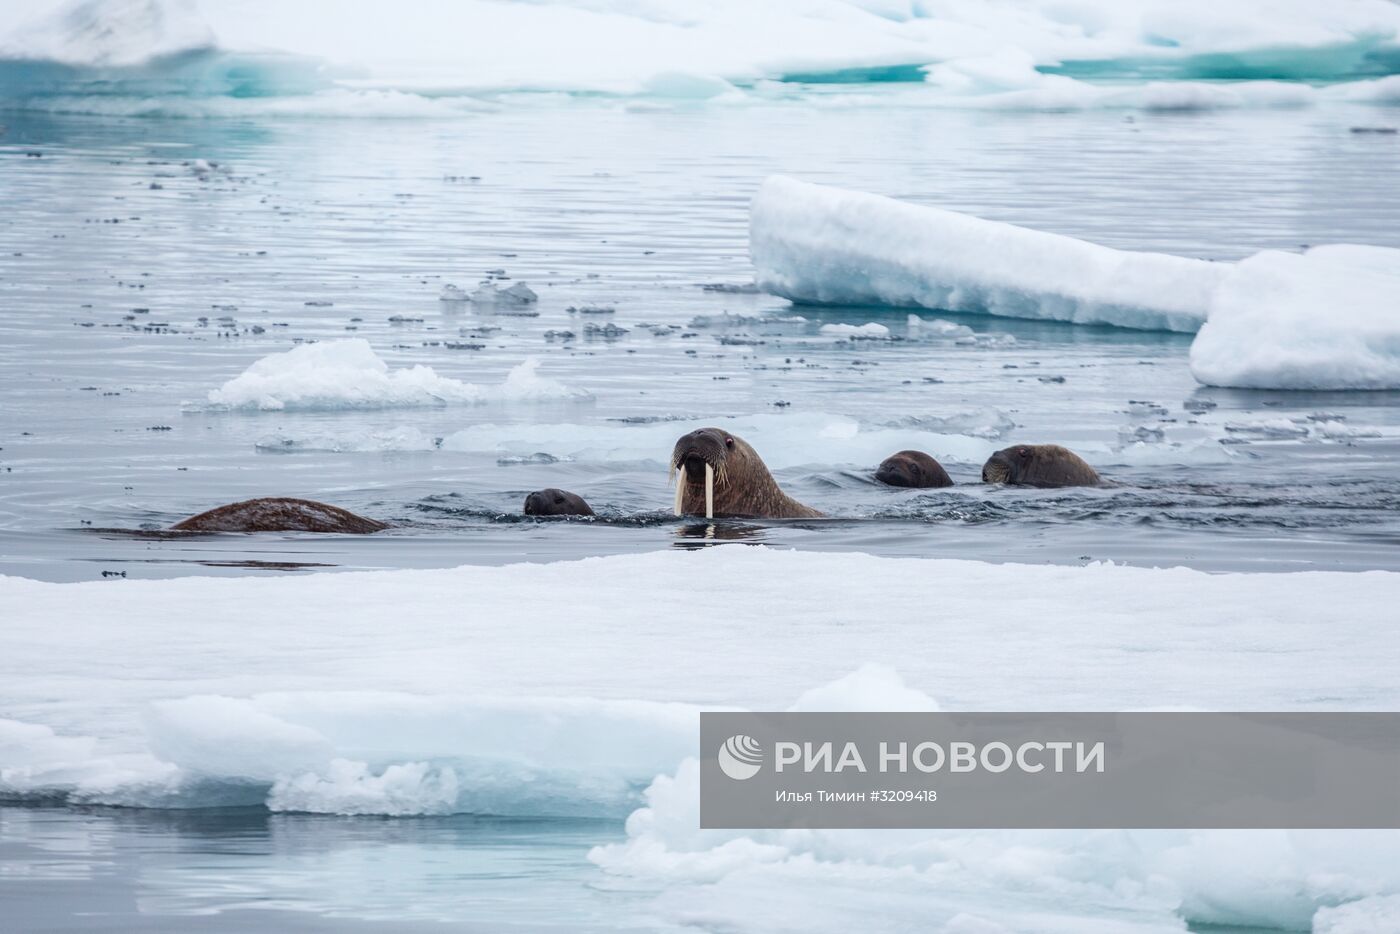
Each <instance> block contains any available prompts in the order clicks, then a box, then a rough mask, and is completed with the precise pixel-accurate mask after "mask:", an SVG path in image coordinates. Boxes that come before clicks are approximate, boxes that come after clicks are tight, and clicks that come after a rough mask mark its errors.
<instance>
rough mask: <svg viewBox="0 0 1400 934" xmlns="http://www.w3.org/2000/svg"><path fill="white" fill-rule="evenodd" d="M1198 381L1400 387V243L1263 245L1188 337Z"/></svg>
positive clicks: (1278, 385) (1281, 386)
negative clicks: (1297, 249) (1294, 248)
mask: <svg viewBox="0 0 1400 934" xmlns="http://www.w3.org/2000/svg"><path fill="white" fill-rule="evenodd" d="M1191 372H1192V373H1193V374H1195V376H1196V379H1198V380H1200V381H1201V382H1202V383H1205V384H1207V385H1212V386H1236V387H1242V388H1250V389H1397V388H1400V250H1395V249H1387V248H1383V247H1369V246H1350V245H1337V246H1322V247H1314V248H1313V249H1311V250H1308V251H1307V252H1306V253H1303V254H1296V253H1284V252H1280V251H1276V250H1267V251H1265V252H1262V253H1258V254H1256V255H1254V256H1251V257H1249V258H1248V259H1246V260H1243V261H1242V262H1240V263H1238V264H1236V265H1235V267H1234V270H1233V271H1232V272H1231V274H1230V275H1229V276H1228V277H1227V278H1226V279H1225V280H1224V282H1223V283H1222V284H1221V286H1220V288H1219V289H1218V290H1217V292H1216V294H1215V296H1214V300H1213V301H1212V302H1211V306H1210V320H1209V321H1208V322H1207V323H1206V324H1205V326H1204V327H1202V328H1201V330H1200V333H1199V334H1197V335H1196V340H1195V342H1194V343H1192V345H1191Z"/></svg>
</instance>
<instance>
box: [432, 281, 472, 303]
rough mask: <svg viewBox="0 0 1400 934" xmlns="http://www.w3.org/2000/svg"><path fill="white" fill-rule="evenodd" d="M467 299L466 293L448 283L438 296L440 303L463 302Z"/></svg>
mask: <svg viewBox="0 0 1400 934" xmlns="http://www.w3.org/2000/svg"><path fill="white" fill-rule="evenodd" d="M467 299H468V296H467V293H466V292H465V291H463V290H462V289H459V288H457V286H455V285H453V284H452V283H450V282H449V283H447V285H444V286H443V287H442V293H441V294H439V295H438V301H440V302H465V301H467Z"/></svg>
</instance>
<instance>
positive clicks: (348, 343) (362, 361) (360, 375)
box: [208, 338, 587, 410]
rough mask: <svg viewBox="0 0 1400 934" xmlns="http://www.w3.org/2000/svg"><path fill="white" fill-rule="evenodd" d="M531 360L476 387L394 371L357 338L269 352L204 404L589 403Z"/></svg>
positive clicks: (427, 372)
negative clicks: (544, 373)
mask: <svg viewBox="0 0 1400 934" xmlns="http://www.w3.org/2000/svg"><path fill="white" fill-rule="evenodd" d="M538 369H539V361H538V360H536V359H534V358H530V359H527V360H525V361H524V362H522V363H520V364H519V365H517V366H516V367H515V368H513V369H512V370H511V371H510V373H509V374H507V376H506V379H505V382H504V383H503V384H501V385H497V386H480V385H476V384H474V383H464V382H462V381H461V380H457V379H452V378H450V377H446V376H439V375H438V373H437V372H436V371H434V370H433V368H432V367H429V366H422V365H416V366H412V367H400V368H398V369H394V368H392V367H390V366H389V365H388V364H387V363H385V362H384V360H383V359H382V358H380V356H379V355H378V354H377V353H375V352H374V348H373V347H371V346H370V343H369V341H367V340H364V339H362V338H352V339H349V340H339V341H326V342H323V343H314V344H302V345H301V346H298V347H294V348H292V349H291V350H289V351H286V352H285V353H275V354H269V355H268V356H266V357H263V358H262V359H261V360H258V361H257V362H255V363H254V364H253V365H252V366H250V367H248V369H246V370H244V371H243V372H242V373H241V374H239V375H238V376H235V377H234V378H233V379H231V380H229V381H228V382H226V383H224V384H223V385H222V386H220V387H219V388H218V389H213V390H210V392H209V396H208V404H209V405H211V406H213V407H216V408H229V409H263V410H282V409H372V408H400V407H411V406H425V405H450V404H463V403H468V404H469V403H481V402H493V401H524V402H532V401H544V400H557V399H578V398H586V397H587V394H586V393H582V392H580V391H578V390H574V389H570V388H568V387H566V386H564V385H563V384H561V383H559V382H556V381H555V380H552V379H549V378H547V377H544V376H540V375H539V373H538Z"/></svg>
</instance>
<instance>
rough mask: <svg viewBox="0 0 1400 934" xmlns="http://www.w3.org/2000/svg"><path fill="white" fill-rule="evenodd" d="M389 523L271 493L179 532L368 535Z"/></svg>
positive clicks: (195, 519)
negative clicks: (269, 495)
mask: <svg viewBox="0 0 1400 934" xmlns="http://www.w3.org/2000/svg"><path fill="white" fill-rule="evenodd" d="M388 527H389V526H388V525H387V524H386V523H383V522H379V521H378V520H375V519H366V518H365V517H364V516H357V515H355V514H354V513H353V512H350V511H349V510H345V509H341V508H340V507H339V506H328V505H326V504H325V503H318V502H316V501H314V500H309V499H292V498H290V497H282V496H271V497H263V498H261V499H248V500H244V501H243V502H241V503H229V504H228V505H227V506H219V507H217V508H215V509H211V510H209V511H208V512H201V513H200V514H199V515H197V516H191V517H190V518H188V519H186V520H185V521H183V522H177V523H176V524H175V525H172V526H171V528H172V529H174V530H175V531H177V532H331V533H340V534H344V535H366V534H368V533H370V532H378V531H380V530H382V529H387V528H388Z"/></svg>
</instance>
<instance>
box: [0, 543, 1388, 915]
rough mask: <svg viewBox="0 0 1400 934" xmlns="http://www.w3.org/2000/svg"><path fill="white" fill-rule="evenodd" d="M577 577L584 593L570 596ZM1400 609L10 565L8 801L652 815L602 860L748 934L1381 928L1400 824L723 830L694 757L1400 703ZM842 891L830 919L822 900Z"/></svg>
mask: <svg viewBox="0 0 1400 934" xmlns="http://www.w3.org/2000/svg"><path fill="white" fill-rule="evenodd" d="M560 593H569V594H573V595H575V599H573V600H571V602H570V610H569V611H568V612H560V610H559V604H558V595H559V594H560ZM989 594H995V599H989V598H988V595H989ZM1397 599H1400V575H1396V574H1394V573H1386V572H1369V573H1362V574H1342V573H1328V572H1312V573H1294V574H1280V575H1266V574H1260V575H1250V574H1205V573H1200V572H1196V571H1190V570H1184V569H1170V570H1146V569H1135V568H1127V567H1117V566H1112V565H1094V566H1090V567H1084V568H1064V567H1048V566H1014V565H1002V566H998V565H990V564H981V563H974V562H962V561H937V560H924V559H911V560H895V559H882V558H875V557H870V556H867V555H860V554H827V555H823V554H802V553H795V552H778V551H770V550H766V549H761V548H748V547H738V546H734V547H721V548H714V549H707V550H704V551H700V552H667V553H654V554H647V555H637V556H628V557H617V558H602V559H588V560H584V561H577V562H567V563H559V564H549V565H534V564H518V565H509V566H505V567H497V568H485V567H463V568H457V569H454V570H444V571H395V572H384V573H372V574H365V573H358V574H342V575H337V574H327V575H318V576H315V577H307V578H275V579H257V580H250V579H241V580H239V579H184V580H167V581H123V582H120V583H115V584H114V583H102V582H95V583H88V584H62V585H60V584H47V583H38V582H34V581H29V580H24V579H21V578H0V606H3V608H4V617H3V618H4V627H5V638H6V653H5V654H4V656H3V658H0V717H3V718H5V719H3V720H0V791H3V793H4V794H7V795H11V796H15V795H18V796H20V797H22V798H26V797H36V796H50V795H60V796H62V795H66V796H68V797H69V798H70V799H71V800H77V801H90V802H109V803H117V804H130V805H154V806H190V805H200V804H205V805H208V804H229V803H252V802H262V803H264V804H266V805H267V806H269V807H271V808H274V809H278V810H294V811H314V812H329V813H351V814H365V813H374V814H387V815H407V814H440V813H448V812H454V811H472V812H478V813H494V814H510V815H522V816H541V815H581V814H590V815H615V816H618V817H621V816H623V815H625V814H628V813H629V812H630V817H628V819H627V837H626V839H625V840H624V841H623V842H621V843H618V844H615V845H609V846H604V847H600V848H598V849H596V850H595V851H594V853H593V856H592V858H593V859H594V861H595V862H596V863H597V864H598V865H599V866H600V867H602V868H603V869H604V870H605V871H607V872H608V873H611V874H617V875H620V876H624V877H629V878H636V879H639V880H641V881H643V882H644V883H645V884H646V885H647V886H649V887H651V888H653V889H657V890H659V891H660V892H661V894H660V896H659V897H658V899H657V902H656V906H655V907H656V910H657V911H659V912H660V913H661V914H662V915H663V916H666V917H669V918H671V919H672V920H683V919H685V918H687V917H690V918H693V917H694V916H695V915H694V912H696V911H698V910H703V911H704V912H705V913H706V916H707V917H709V918H711V919H713V920H715V921H716V922H720V921H722V922H723V923H725V925H726V926H728V927H731V928H733V929H736V930H772V929H773V926H774V925H775V924H777V923H778V922H779V921H780V920H781V919H782V918H788V919H789V920H791V921H792V923H794V924H796V925H797V926H798V927H799V928H801V929H803V930H849V929H850V928H851V926H852V924H854V922H855V919H856V918H857V917H859V916H861V915H864V916H865V917H866V921H867V923H869V924H875V923H877V922H879V923H883V924H884V925H885V928H887V929H897V928H899V927H900V926H901V925H903V926H904V927H905V928H907V927H909V926H914V925H916V926H919V927H921V928H928V929H934V930H937V929H939V927H940V926H941V925H952V926H950V927H947V928H945V929H947V930H1001V931H1047V930H1051V931H1053V930H1061V931H1086V930H1087V931H1093V930H1103V931H1158V930H1161V931H1168V930H1180V923H1181V922H1180V917H1186V918H1188V919H1191V920H1194V921H1202V922H1212V923H1219V924H1258V925H1266V924H1274V925H1283V926H1290V927H1304V926H1306V925H1307V923H1308V921H1309V919H1311V918H1312V917H1313V915H1314V913H1317V912H1319V910H1320V909H1324V908H1325V909H1327V910H1328V912H1329V913H1327V914H1319V915H1318V922H1319V924H1322V922H1323V921H1326V923H1328V924H1331V925H1333V927H1332V928H1324V929H1330V930H1337V931H1347V930H1359V929H1363V928H1360V927H1359V925H1360V924H1362V923H1363V922H1362V921H1361V920H1359V919H1365V918H1372V917H1387V915H1385V914H1384V913H1383V912H1386V911H1390V910H1391V908H1392V906H1390V902H1389V900H1392V899H1393V898H1394V897H1395V896H1397V895H1400V874H1397V870H1396V867H1400V836H1397V835H1396V834H1394V833H1381V832H1358V833H1329V832H1310V833H1296V832H1295V833H1290V832H1286V831H1276V832H1275V831H1267V832H1265V831H1261V832H1232V831H1218V832H1211V833H1189V832H1171V833H1160V832H1159V833H1154V832H1140V831H1114V832H1082V833H1081V832H1038V833H1024V832H1002V831H979V832H965V831H959V832H918V831H907V832H892V833H890V832H879V833H876V832H865V831H850V832H826V831H803V832H778V831H773V832H766V831H765V832H747V833H741V832H730V831H703V832H702V831H698V830H696V827H695V824H696V820H695V814H694V809H695V807H696V801H695V797H694V795H695V781H696V775H695V764H694V760H693V759H691V758H689V757H690V756H693V754H694V741H695V736H696V729H697V717H696V714H697V712H698V711H699V710H700V709H702V708H703V709H716V708H719V709H723V708H749V709H801V710H861V709H882V710H883V709H905V710H929V709H938V708H942V709H954V710H958V709H962V710H978V709H981V710H988V709H1071V710H1072V709H1134V708H1142V707H1144V706H1149V705H1150V706H1163V705H1166V706H1171V707H1178V708H1180V707H1185V708H1196V709H1285V710H1286V709H1298V708H1300V707H1304V708H1308V709H1388V708H1393V707H1394V705H1395V704H1396V703H1397V702H1400V693H1397V691H1398V690H1400V689H1397V687H1396V685H1395V681H1394V679H1393V678H1392V677H1391V676H1390V675H1391V674H1392V672H1391V671H1390V669H1391V667H1392V663H1391V659H1393V658H1394V655H1395V650H1396V648H1397V645H1396V636H1395V634H1394V628H1393V626H1391V625H1390V622H1389V616H1390V615H1391V614H1389V612H1388V611H1389V608H1390V607H1392V606H1393V605H1394V603H1395V601H1396V600H1397ZM773 607H781V608H782V611H783V612H782V614H781V619H779V618H777V617H775V616H774V614H773V611H772V608H773ZM931 607H936V612H933V611H932V610H931V609H930V608H931ZM931 613H932V615H930V614H931ZM54 620H63V621H65V622H64V625H62V626H56V625H54ZM658 621H661V622H658ZM522 639H524V640H526V641H527V642H528V644H529V645H530V646H531V648H530V651H528V652H523V651H521V650H520V646H521V644H522ZM736 658H742V659H743V660H744V663H742V664H736ZM755 660H759V661H760V664H759V667H761V669H762V671H763V677H761V678H760V677H755V676H754V671H755ZM644 791H645V794H643V792H644ZM816 892H821V893H823V897H822V899H821V900H820V903H821V904H822V905H823V913H821V914H813V913H812V912H810V911H808V910H807V909H804V908H803V904H804V900H806V899H810V898H811V897H812V896H813V894H814V893H816ZM1363 898H1364V899H1368V900H1367V901H1360V899H1363ZM876 900H878V901H876ZM1335 906H1342V907H1340V908H1335V911H1334V910H1333V908H1334V907H1335ZM876 909H878V910H876ZM959 913H963V920H958V918H959V917H960V915H959ZM977 923H980V924H981V925H982V926H981V927H980V928H979V927H977V926H976V925H977ZM1344 924H1350V925H1352V926H1351V927H1345V926H1343V925H1344ZM988 925H994V926H990V927H989V926H988ZM995 925H999V927H997V926H995Z"/></svg>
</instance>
